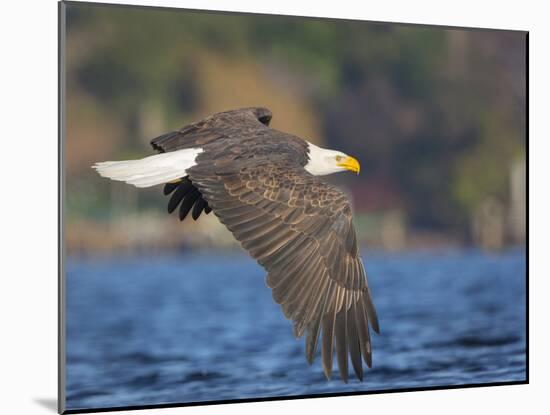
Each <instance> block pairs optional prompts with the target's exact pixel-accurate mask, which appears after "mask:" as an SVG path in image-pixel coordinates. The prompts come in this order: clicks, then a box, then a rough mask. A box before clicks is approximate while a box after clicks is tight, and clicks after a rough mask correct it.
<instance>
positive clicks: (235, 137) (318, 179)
mask: <svg viewBox="0 0 550 415" xmlns="http://www.w3.org/2000/svg"><path fill="white" fill-rule="evenodd" d="M59 12H60V14H59V19H60V20H59V22H60V39H59V40H60V50H59V53H60V55H59V57H60V65H59V75H60V160H61V162H60V219H61V228H60V281H59V286H60V327H59V334H60V338H59V341H60V343H59V353H60V354H59V369H60V372H59V410H60V412H65V413H77V412H81V411H87V412H90V411H101V410H112V409H137V408H149V407H151V408H152V407H169V406H183V405H191V404H193V405H197V404H212V403H224V402H244V401H258V400H273V399H294V398H301V397H323V396H346V395H353V394H368V393H373V392H384V391H392V392H395V391H411V390H429V389H442V388H451V387H465V386H483V385H504V384H521V383H526V382H527V381H528V368H527V341H528V333H527V318H526V312H527V311H526V304H527V264H526V242H527V235H526V220H527V216H526V215H527V210H526V194H527V177H526V172H527V132H526V128H527V119H528V118H527V117H528V114H527V107H526V94H527V79H526V76H527V75H526V61H527V53H528V49H527V47H528V43H527V40H528V34H527V33H526V32H520V31H509V30H490V29H474V28H456V27H452V28H451V27H438V26H426V25H411V24H399V23H382V22H367V21H352V20H337V19H330V18H306V17H293V16H275V15H258V14H246V13H228V12H213V11H198V10H185V9H174V8H156V7H143V6H126V5H125V6H122V5H111V4H100V3H85V2H70V1H69V2H61V3H59Z"/></svg>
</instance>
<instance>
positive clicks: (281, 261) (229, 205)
mask: <svg viewBox="0 0 550 415" xmlns="http://www.w3.org/2000/svg"><path fill="white" fill-rule="evenodd" d="M189 176H190V179H191V181H192V182H193V184H194V186H196V187H197V188H198V189H199V191H200V193H201V194H202V196H203V197H204V198H205V199H206V200H207V202H208V205H209V206H210V207H211V208H212V209H213V211H214V213H215V214H216V216H218V217H219V219H220V221H221V222H222V223H223V224H225V225H226V226H227V228H228V229H229V230H230V231H231V232H232V233H233V235H234V236H235V238H236V239H237V240H238V241H239V242H240V243H241V244H242V246H243V247H244V248H245V249H246V250H247V251H248V252H249V253H250V255H252V257H254V258H255V259H256V260H257V261H258V262H259V263H260V264H261V265H262V266H263V267H264V268H265V269H266V270H267V272H268V275H267V285H268V286H269V287H271V288H272V289H273V298H274V299H275V301H276V302H277V303H279V304H280V305H281V307H282V309H283V312H284V314H285V316H286V317H287V318H289V319H292V320H293V322H294V333H295V335H296V336H297V337H300V336H302V335H303V334H304V333H305V332H307V336H306V357H307V360H308V362H309V363H310V364H311V363H312V362H313V359H314V355H315V353H316V350H317V344H318V339H319V337H321V338H322V341H321V346H322V347H321V348H322V358H323V367H324V372H325V375H326V376H327V377H328V378H330V376H331V373H332V363H333V355H334V346H335V345H336V355H337V360H338V366H339V369H340V374H341V376H342V378H343V380H344V381H347V379H348V354H349V356H350V357H351V362H352V365H353V368H354V370H355V373H356V374H357V377H358V378H359V379H362V376H363V367H362V362H361V355H362V356H363V359H364V360H365V362H366V363H367V365H368V366H369V367H370V366H371V341H370V335H369V322H370V324H371V326H372V328H373V329H374V330H375V331H376V332H378V331H379V328H378V319H377V316H376V311H375V308H374V305H373V302H372V299H371V294H370V291H369V287H368V285H367V280H366V275H365V271H364V268H363V264H362V261H361V258H360V256H359V250H358V247H357V241H356V235H355V230H354V228H353V224H352V214H351V208H350V204H349V201H348V200H347V198H346V196H345V195H344V194H343V193H342V192H341V191H340V190H338V189H337V188H335V187H333V186H331V185H330V184H328V183H325V182H323V181H322V180H321V179H319V178H318V177H315V176H312V175H310V174H309V173H307V172H306V171H305V170H304V169H303V168H302V167H301V166H299V165H297V164H295V163H292V162H290V161H288V160H287V161H286V162H285V161H284V160H277V162H275V163H274V160H273V159H272V158H271V159H267V158H266V159H265V161H258V160H255V161H254V163H244V165H242V164H239V167H237V166H236V165H234V166H233V167H232V168H231V167H228V166H223V168H221V167H220V168H217V167H216V163H215V162H214V161H213V160H209V161H208V160H206V159H205V160H203V161H202V162H199V164H198V165H197V166H195V167H193V168H192V169H190V170H189ZM320 333H322V335H321V336H320Z"/></svg>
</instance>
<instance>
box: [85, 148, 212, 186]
mask: <svg viewBox="0 0 550 415" xmlns="http://www.w3.org/2000/svg"><path fill="white" fill-rule="evenodd" d="M200 153H202V148H189V149H184V150H177V151H171V152H169V153H161V154H155V155H154V156H149V157H145V158H143V159H141V160H125V161H104V162H101V163H96V164H94V165H93V166H92V168H94V169H95V170H96V171H97V172H98V173H99V174H100V175H101V176H103V177H108V178H109V179H111V180H118V181H122V182H126V183H129V184H133V185H134V186H136V187H150V186H154V185H157V184H162V183H168V182H171V181H173V180H176V179H179V178H180V177H183V176H185V175H186V174H187V169H189V168H191V167H193V166H194V165H195V159H196V158H197V156H198V155H199V154H200Z"/></svg>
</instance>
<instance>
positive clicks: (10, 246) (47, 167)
mask: <svg viewBox="0 0 550 415" xmlns="http://www.w3.org/2000/svg"><path fill="white" fill-rule="evenodd" d="M112 2H114V3H117V1H112ZM120 3H122V2H120ZM134 3H139V4H146V5H165V6H176V7H177V6H179V7H188V8H208V9H218V10H233V11H251V12H263V13H277V14H294V15H303V16H328V17H345V18H354V19H365V20H381V21H399V22H413V23H435V24H445V25H456V26H473V27H476V26H478V27H479V26H481V27H493V28H506V29H521V30H529V31H530V33H531V35H530V68H529V75H530V85H531V87H530V99H529V103H530V122H529V124H530V127H531V128H530V140H529V149H530V159H529V175H530V182H529V188H530V195H529V196H530V197H529V202H530V208H529V214H530V218H529V219H530V220H529V222H530V223H531V224H532V226H530V229H529V231H530V235H529V241H530V255H529V258H530V261H529V264H530V315H531V319H530V329H531V331H530V335H531V336H530V340H531V342H530V360H531V365H530V369H531V370H530V378H531V379H530V380H531V384H530V385H522V386H508V387H491V388H478V389H465V390H450V391H436V392H415V393H401V394H385V395H370V396H359V397H346V398H325V399H309V400H295V401H287V402H265V403H249V404H238V405H235V404H233V405H224V406H209V407H191V408H175V409H163V410H150V411H141V412H139V413H143V414H153V413H154V414H163V413H165V414H175V413H178V414H182V413H183V414H191V413H192V414H220V413H226V414H256V413H258V412H259V411H261V413H264V412H265V413H280V412H281V411H292V412H294V411H301V412H302V413H306V412H310V411H317V412H324V411H326V412H337V413H338V412H339V413H342V412H343V411H354V412H355V413H361V414H364V413H371V414H380V413H383V414H387V413H390V414H391V413H399V412H400V413H422V414H438V415H439V414H455V413H456V414H461V415H463V414H479V413H484V412H490V413H499V414H512V413H513V414H517V413H523V412H527V413H532V412H533V413H537V412H538V413H540V412H543V411H546V410H548V407H549V406H550V405H549V403H548V401H549V396H548V395H549V394H550V391H549V388H548V386H549V385H550V381H549V380H548V378H549V377H550V373H549V372H548V369H549V367H548V366H549V365H548V360H549V359H548V356H549V353H548V350H549V349H550V344H549V342H548V338H549V336H548V331H549V329H550V328H549V324H548V321H547V317H548V316H550V312H549V307H548V303H549V302H550V301H549V300H548V299H547V297H548V295H549V292H550V290H549V288H550V287H549V283H548V281H549V279H550V275H549V273H548V271H549V270H548V266H547V265H546V264H547V260H548V256H549V255H548V254H547V253H546V252H547V249H546V247H545V242H546V241H547V234H548V231H549V229H548V228H549V227H548V222H549V220H548V214H547V212H549V211H550V209H549V208H550V206H549V205H548V198H549V197H548V193H549V192H548V189H549V188H550V186H549V184H548V180H547V173H548V169H547V165H548V161H547V157H548V156H549V155H550V154H549V151H548V149H549V145H548V142H549V141H550V134H549V131H548V120H549V119H550V114H549V112H550V105H548V103H547V101H548V93H549V90H548V78H549V74H550V67H549V59H548V50H550V46H549V45H550V40H549V37H548V32H549V30H548V21H547V19H548V17H549V16H550V14H549V13H548V11H547V10H545V7H544V4H545V2H542V1H540V2H529V1H515V2H508V1H504V0H500V1H481V0H477V1H469V0H461V1H453V2H445V1H441V0H439V1H421V0H414V1H410V0H409V1H407V0H404V1H390V0H386V1H382V2H380V1H372V2H366V1H352V0H339V1H337V2H334V1H332V2H327V3H325V4H320V3H319V2H318V1H303V0H302V1H296V0H272V1H247V0H225V1H221V0H216V1H213V0H203V1H198V0H197V1H185V0H179V1H176V0H173V1H135V2H134ZM0 15H1V17H0V23H1V24H0V30H1V32H2V33H1V36H0V42H1V44H0V46H1V48H0V70H1V76H0V82H1V89H0V105H1V111H0V145H1V150H0V169H1V175H0V201H1V202H0V209H1V210H0V212H1V214H0V235H1V239H0V241H1V246H0V259H1V261H2V264H1V267H0V281H1V282H2V286H1V291H0V293H1V294H0V295H1V301H0V307H1V313H0V318H1V325H0V328H1V331H0V333H1V335H2V340H1V342H0V345H1V350H0V357H1V366H0V372H1V374H0V379H1V380H2V389H1V393H0V396H1V397H2V398H1V399H0V412H2V413H25V414H52V413H53V409H52V407H53V405H54V402H55V397H56V384H57V369H56V368H57V182H56V175H57V4H56V1H54V0H33V1H31V0H26V1H15V0H12V1H9V2H8V1H6V2H2V8H1V11H0ZM533 224H534V225H533ZM535 320H537V321H536V322H535ZM367 382H368V377H367ZM537 408H538V409H537ZM543 408H546V410H544V409H543Z"/></svg>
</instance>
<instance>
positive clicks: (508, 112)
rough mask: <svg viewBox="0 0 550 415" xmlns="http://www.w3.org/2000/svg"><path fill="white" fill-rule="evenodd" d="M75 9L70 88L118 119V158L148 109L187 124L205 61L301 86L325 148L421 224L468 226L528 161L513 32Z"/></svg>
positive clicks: (130, 146) (132, 147)
mask: <svg viewBox="0 0 550 415" xmlns="http://www.w3.org/2000/svg"><path fill="white" fill-rule="evenodd" d="M68 11H69V15H68V37H69V56H68V74H69V82H70V88H73V89H74V90H76V91H81V92H82V93H84V94H87V95H88V96H91V97H93V99H94V100H95V101H96V102H97V105H99V106H101V107H102V108H107V109H108V111H110V112H112V113H116V114H117V116H118V117H121V119H122V120H123V122H124V124H125V126H126V133H127V136H126V138H125V140H124V141H125V143H126V145H125V146H122V147H120V151H121V152H122V151H126V153H128V152H132V151H136V150H137V149H142V147H138V143H141V142H142V141H136V140H135V135H136V134H138V135H139V128H137V127H136V125H137V124H139V119H140V117H141V114H142V112H143V106H144V104H147V103H152V105H153V104H154V105H153V106H155V107H157V108H159V112H160V113H161V114H162V116H163V117H164V119H163V122H164V124H166V125H173V124H175V123H179V124H183V123H185V122H188V121H191V119H189V115H190V114H192V113H193V112H194V111H195V110H196V109H197V108H199V107H200V104H201V99H202V95H201V94H202V92H201V91H202V87H203V85H201V84H200V82H201V81H200V79H201V78H200V74H201V73H202V71H203V70H204V68H203V67H202V66H201V65H202V63H201V62H202V60H201V59H202V58H203V57H204V56H205V54H213V55H219V56H225V57H230V58H232V59H238V60H240V61H242V62H254V63H261V64H262V65H265V66H266V67H269V68H271V69H270V70H273V71H274V73H284V72H285V71H286V72H289V73H291V74H292V75H293V76H294V77H297V78H299V79H301V81H302V83H301V86H302V89H298V90H297V91H296V93H301V94H305V95H307V96H308V99H309V100H310V102H311V105H312V107H313V108H314V110H315V111H316V113H318V114H319V117H320V118H321V119H322V128H323V131H322V133H323V136H324V137H325V141H327V142H328V144H329V145H330V146H333V147H338V148H341V149H343V150H344V151H349V152H351V153H353V154H358V155H359V156H361V157H360V158H361V159H362V161H363V168H364V170H365V171H366V172H367V174H368V177H366V178H367V179H369V180H371V179H372V178H374V179H375V180H376V179H377V178H380V180H383V181H384V182H385V183H386V182H387V183H390V185H391V186H392V188H393V189H394V191H395V192H396V193H397V194H398V195H399V198H400V200H401V201H402V204H403V205H404V206H405V207H406V208H407V211H408V212H409V215H410V218H409V219H410V222H411V223H412V224H413V225H417V226H427V227H434V228H439V229H444V230H445V229H451V230H456V229H465V228H468V220H469V219H468V218H469V217H470V216H471V212H472V211H473V210H474V209H475V207H476V206H477V205H479V204H480V203H481V202H482V201H483V199H484V198H486V197H488V196H498V197H500V198H503V199H505V198H506V197H507V189H508V188H507V185H508V168H509V165H510V163H511V161H512V160H514V159H515V158H517V157H523V156H524V154H525V137H524V134H523V130H524V124H525V118H524V116H523V111H524V105H525V84H524V77H525V73H524V55H525V45H524V35H523V34H522V33H519V32H516V33H513V32H498V33H493V32H487V31H475V30H470V31H464V32H462V31H457V30H447V29H442V28H426V27H420V26H410V25H396V24H384V23H367V22H356V21H338V20H322V19H303V18H293V17H278V16H258V15H237V14H211V13H201V12H190V11H162V10H152V9H144V8H136V9H130V8H119V7H103V6H98V5H86V4H82V5H76V4H74V3H73V4H70V5H69V6H68ZM161 132H162V131H159V133H161ZM149 138H150V137H149ZM140 139H141V140H144V139H145V137H140ZM139 145H140V146H141V144H139ZM124 149H125V150H124ZM136 152H137V151H136ZM365 208H368V207H365Z"/></svg>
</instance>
